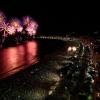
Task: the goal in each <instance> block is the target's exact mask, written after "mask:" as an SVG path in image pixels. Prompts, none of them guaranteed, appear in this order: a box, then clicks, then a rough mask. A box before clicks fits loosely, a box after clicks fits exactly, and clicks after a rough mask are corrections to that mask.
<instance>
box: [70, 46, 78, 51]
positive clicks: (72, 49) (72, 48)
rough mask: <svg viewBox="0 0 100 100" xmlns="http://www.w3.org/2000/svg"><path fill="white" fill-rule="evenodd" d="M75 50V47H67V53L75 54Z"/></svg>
mask: <svg viewBox="0 0 100 100" xmlns="http://www.w3.org/2000/svg"><path fill="white" fill-rule="evenodd" d="M76 50H77V48H76V47H75V46H73V47H68V51H69V52H71V51H72V52H75V51H76Z"/></svg>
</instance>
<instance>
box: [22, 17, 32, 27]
mask: <svg viewBox="0 0 100 100" xmlns="http://www.w3.org/2000/svg"><path fill="white" fill-rule="evenodd" d="M32 20H33V19H32V18H31V17H30V16H25V17H23V25H25V26H28V25H29V24H30V22H31V21H32Z"/></svg>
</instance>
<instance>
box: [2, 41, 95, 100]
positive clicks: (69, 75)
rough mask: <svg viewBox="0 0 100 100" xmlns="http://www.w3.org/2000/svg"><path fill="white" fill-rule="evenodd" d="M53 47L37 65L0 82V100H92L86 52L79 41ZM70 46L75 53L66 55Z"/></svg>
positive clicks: (91, 71) (88, 58)
mask: <svg viewBox="0 0 100 100" xmlns="http://www.w3.org/2000/svg"><path fill="white" fill-rule="evenodd" d="M45 43H46V41H45ZM48 45H50V44H48ZM52 45H53V46H54V44H52ZM57 45H58V46H56V45H55V47H56V49H55V50H53V49H52V48H51V46H50V47H49V50H48V51H51V50H50V48H51V49H52V52H49V53H48V52H47V53H48V54H46V55H45V56H41V57H40V58H42V59H40V61H39V62H38V63H37V64H34V65H32V66H31V67H29V68H27V69H25V70H22V71H19V72H17V73H15V74H14V75H12V76H9V77H7V78H4V79H1V80H0V100H92V99H93V98H92V93H93V90H92V81H93V75H92V74H93V69H92V66H91V64H90V63H91V57H90V56H91V55H90V54H89V53H90V51H89V50H88V49H87V48H86V47H84V46H83V45H82V44H81V43H80V42H79V41H66V42H63V45H61V44H57ZM70 46H71V47H73V46H75V47H77V51H75V52H73V51H72V52H71V53H69V51H68V47H70ZM45 49H46V48H43V49H42V51H46V50H45ZM42 54H44V53H42ZM88 54H89V55H90V56H89V55H88Z"/></svg>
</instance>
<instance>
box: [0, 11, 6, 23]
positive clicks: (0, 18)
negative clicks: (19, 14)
mask: <svg viewBox="0 0 100 100" xmlns="http://www.w3.org/2000/svg"><path fill="white" fill-rule="evenodd" d="M5 19H6V17H5V14H4V13H3V12H1V11H0V24H2V23H3V22H5Z"/></svg>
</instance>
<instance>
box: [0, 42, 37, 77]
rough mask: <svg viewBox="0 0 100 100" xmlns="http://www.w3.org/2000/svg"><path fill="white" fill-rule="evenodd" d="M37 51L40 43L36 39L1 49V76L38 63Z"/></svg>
mask: <svg viewBox="0 0 100 100" xmlns="http://www.w3.org/2000/svg"><path fill="white" fill-rule="evenodd" d="M37 52H38V44H37V42H36V41H30V42H27V43H25V44H24V45H18V46H16V47H9V48H5V49H2V50H0V78H2V77H5V76H9V75H10V74H13V73H15V72H17V71H19V70H21V69H25V68H26V67H28V66H30V65H31V64H34V63H36V62H37ZM5 73H6V74H5Z"/></svg>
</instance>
